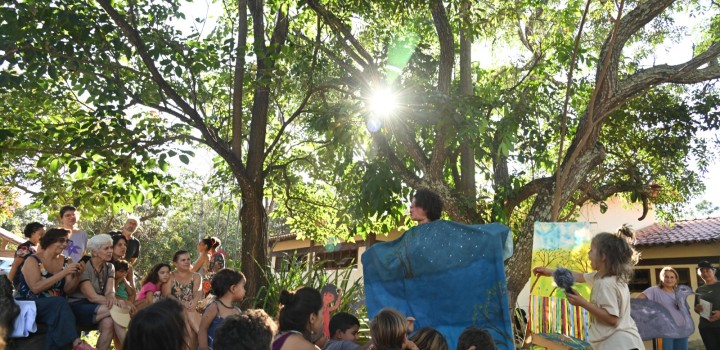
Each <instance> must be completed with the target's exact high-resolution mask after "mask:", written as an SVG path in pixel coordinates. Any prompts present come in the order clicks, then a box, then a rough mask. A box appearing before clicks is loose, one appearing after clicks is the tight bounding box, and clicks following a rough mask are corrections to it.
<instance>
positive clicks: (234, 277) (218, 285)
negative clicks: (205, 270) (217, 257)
mask: <svg viewBox="0 0 720 350" xmlns="http://www.w3.org/2000/svg"><path fill="white" fill-rule="evenodd" d="M244 280H245V275H243V274H242V272H238V271H235V270H231V269H222V270H220V271H218V272H217V273H216V274H215V275H214V276H213V278H212V281H211V282H210V287H211V288H212V291H213V294H215V295H216V296H217V297H222V296H223V295H225V293H227V292H228V291H229V290H230V287H232V286H234V285H236V284H238V283H240V282H242V281H244Z"/></svg>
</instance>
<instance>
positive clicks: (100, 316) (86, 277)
mask: <svg viewBox="0 0 720 350" xmlns="http://www.w3.org/2000/svg"><path fill="white" fill-rule="evenodd" d="M112 243H113V242H112V238H110V236H109V235H106V234H100V235H96V236H93V237H92V238H90V240H88V244H87V247H88V249H89V250H90V253H91V257H90V259H89V260H88V261H87V263H86V265H85V271H83V272H82V274H81V275H80V282H79V285H78V288H77V290H75V292H73V293H72V294H71V295H70V308H71V309H72V310H73V313H74V314H75V319H76V321H77V323H78V325H80V326H83V327H92V328H94V327H98V330H99V331H100V336H99V337H98V341H97V345H96V347H97V348H98V349H100V350H107V349H109V348H110V341H111V340H112V339H113V337H114V336H117V339H118V340H119V341H120V343H122V342H123V341H124V340H125V332H126V330H125V328H124V327H123V326H121V325H119V324H117V323H116V322H114V321H113V319H112V317H110V309H111V308H113V307H123V308H132V306H131V304H130V303H128V302H125V301H124V300H119V299H117V298H116V297H115V267H114V266H113V264H111V263H110V260H111V259H112V253H113V248H112Z"/></svg>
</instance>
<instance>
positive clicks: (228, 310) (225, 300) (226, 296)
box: [198, 269, 245, 350]
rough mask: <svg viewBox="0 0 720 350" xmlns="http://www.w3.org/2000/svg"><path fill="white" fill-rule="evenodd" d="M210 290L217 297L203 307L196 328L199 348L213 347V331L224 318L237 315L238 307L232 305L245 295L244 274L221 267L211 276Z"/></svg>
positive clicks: (206, 349)
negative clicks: (197, 327) (200, 318)
mask: <svg viewBox="0 0 720 350" xmlns="http://www.w3.org/2000/svg"><path fill="white" fill-rule="evenodd" d="M212 290H213V293H215V295H218V296H220V297H218V298H217V299H215V301H213V302H212V303H211V304H210V305H208V306H207V308H205V311H204V312H203V315H202V320H201V321H200V328H199V329H198V341H199V345H200V350H208V349H212V348H213V339H214V338H215V331H216V330H217V328H218V327H219V326H220V324H221V323H222V322H223V320H225V318H227V317H229V316H233V315H239V314H240V309H238V308H236V307H234V306H233V303H234V302H236V301H242V300H243V298H244V297H245V276H244V275H243V274H242V273H241V272H237V271H233V270H230V269H222V270H220V271H219V272H218V273H216V274H215V276H213V279H212Z"/></svg>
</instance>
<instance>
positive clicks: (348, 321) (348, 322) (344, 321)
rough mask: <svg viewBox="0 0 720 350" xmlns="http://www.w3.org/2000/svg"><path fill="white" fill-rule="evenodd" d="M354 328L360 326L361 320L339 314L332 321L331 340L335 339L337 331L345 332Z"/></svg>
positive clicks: (343, 313) (346, 314) (345, 314)
mask: <svg viewBox="0 0 720 350" xmlns="http://www.w3.org/2000/svg"><path fill="white" fill-rule="evenodd" d="M353 326H358V327H359V326H360V320H358V318H357V317H355V316H353V315H351V314H349V313H347V312H338V313H336V314H335V315H333V317H332V318H331V319H330V325H329V329H330V338H331V339H332V338H333V337H335V333H336V332H337V331H340V332H345V331H347V330H348V329H350V328H352V327H353Z"/></svg>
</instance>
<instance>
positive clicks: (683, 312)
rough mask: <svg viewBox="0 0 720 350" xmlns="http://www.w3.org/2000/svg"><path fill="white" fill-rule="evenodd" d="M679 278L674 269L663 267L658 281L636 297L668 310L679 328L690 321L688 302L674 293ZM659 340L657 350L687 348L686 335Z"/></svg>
mask: <svg viewBox="0 0 720 350" xmlns="http://www.w3.org/2000/svg"><path fill="white" fill-rule="evenodd" d="M679 279H680V278H679V275H678V273H677V271H675V269H673V268H672V267H670V266H666V267H663V269H662V270H660V283H658V285H657V286H652V287H650V288H648V289H646V290H645V291H643V292H642V294H640V295H638V298H647V299H650V300H653V301H656V302H658V303H660V304H661V305H662V306H664V307H665V308H666V309H667V310H668V311H669V312H670V315H672V318H673V321H675V324H676V325H677V326H678V327H679V328H685V326H686V324H685V323H686V322H692V319H691V318H690V309H689V306H688V304H687V303H686V302H684V301H683V300H682V299H681V298H682V297H678V296H676V294H675V291H676V289H677V286H678V282H679ZM693 328H694V326H693ZM661 341H662V342H661V346H659V347H658V349H659V350H687V348H688V337H685V338H662V340H661Z"/></svg>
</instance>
